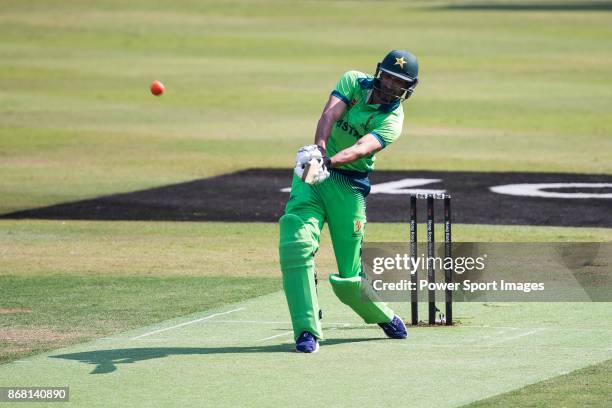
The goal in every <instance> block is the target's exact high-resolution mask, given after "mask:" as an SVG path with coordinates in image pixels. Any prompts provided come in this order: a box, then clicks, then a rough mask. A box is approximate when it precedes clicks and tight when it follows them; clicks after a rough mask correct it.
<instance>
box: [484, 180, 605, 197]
mask: <svg viewBox="0 0 612 408" xmlns="http://www.w3.org/2000/svg"><path fill="white" fill-rule="evenodd" d="M559 188H612V183H537V184H506V185H503V186H495V187H491V188H490V190H491V191H492V192H494V193H498V194H508V195H513V196H523V197H542V198H612V193H601V194H598V193H559V192H553V191H542V190H544V189H559Z"/></svg>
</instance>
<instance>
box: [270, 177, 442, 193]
mask: <svg viewBox="0 0 612 408" xmlns="http://www.w3.org/2000/svg"><path fill="white" fill-rule="evenodd" d="M440 181H442V180H441V179H426V178H406V179H401V180H397V181H388V182H386V183H380V184H374V185H373V186H372V190H370V194H425V195H427V194H444V193H446V190H429V189H421V188H413V187H421V186H424V185H427V184H433V183H439V182H440ZM281 191H282V192H283V193H290V192H291V187H285V188H283V189H281Z"/></svg>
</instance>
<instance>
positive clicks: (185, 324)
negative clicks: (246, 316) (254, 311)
mask: <svg viewBox="0 0 612 408" xmlns="http://www.w3.org/2000/svg"><path fill="white" fill-rule="evenodd" d="M244 309H245V308H244V307H240V308H238V309H234V310H230V311H228V312H222V313H215V314H213V315H210V316H206V317H202V318H201V319H196V320H192V321H190V322H185V323H181V324H177V325H176V326H172V327H166V328H164V329H159V330H154V331H152V332H149V333H145V334H141V335H140V336H136V337H133V338H131V339H130V340H138V339H140V338H142V337H146V336H150V335H151V334H155V333H161V332H165V331H168V330H172V329H176V328H177V327H182V326H187V325H188V324H193V323H198V322H202V321H204V320H208V319H212V318H213V317H217V316H222V315H226V314H229V313H234V312H238V311H240V310H244Z"/></svg>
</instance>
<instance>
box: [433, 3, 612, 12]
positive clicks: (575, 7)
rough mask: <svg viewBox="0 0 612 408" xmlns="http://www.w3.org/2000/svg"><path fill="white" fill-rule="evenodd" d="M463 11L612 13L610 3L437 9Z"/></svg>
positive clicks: (443, 7) (465, 5) (467, 6)
mask: <svg viewBox="0 0 612 408" xmlns="http://www.w3.org/2000/svg"><path fill="white" fill-rule="evenodd" d="M437 8H438V9H444V10H463V11H612V1H585V2H576V3H567V2H565V3H564V2H557V3H547V2H546V3H537V2H532V3H468V4H450V5H446V6H440V7H437Z"/></svg>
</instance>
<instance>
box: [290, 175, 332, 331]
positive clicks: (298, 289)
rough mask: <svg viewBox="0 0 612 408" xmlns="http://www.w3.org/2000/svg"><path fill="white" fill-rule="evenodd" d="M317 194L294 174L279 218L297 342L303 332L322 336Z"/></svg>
mask: <svg viewBox="0 0 612 408" xmlns="http://www.w3.org/2000/svg"><path fill="white" fill-rule="evenodd" d="M324 214H325V213H324V210H323V207H322V204H321V201H320V199H319V196H318V194H317V193H316V192H315V191H314V189H313V187H312V186H311V185H308V184H306V183H304V182H302V181H301V180H299V179H298V178H297V177H294V179H293V183H292V186H291V196H290V198H289V201H288V202H287V205H286V207H285V215H283V216H282V217H281V218H280V220H279V224H280V242H279V258H280V267H281V272H282V274H283V288H284V290H285V296H286V297H287V304H288V306H289V313H290V314H291V322H292V324H293V333H294V337H295V339H296V341H297V340H298V338H299V337H300V335H301V334H302V333H303V332H306V331H307V332H310V333H312V334H313V335H314V336H315V337H317V338H319V339H322V338H323V333H322V330H321V322H320V319H319V301H318V298H317V293H316V286H315V263H314V254H315V252H316V251H317V249H318V248H319V236H320V233H321V228H322V227H323V222H324V219H325V215H324Z"/></svg>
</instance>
